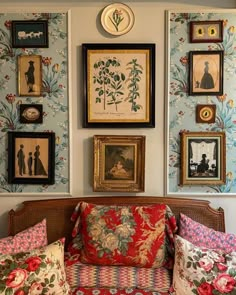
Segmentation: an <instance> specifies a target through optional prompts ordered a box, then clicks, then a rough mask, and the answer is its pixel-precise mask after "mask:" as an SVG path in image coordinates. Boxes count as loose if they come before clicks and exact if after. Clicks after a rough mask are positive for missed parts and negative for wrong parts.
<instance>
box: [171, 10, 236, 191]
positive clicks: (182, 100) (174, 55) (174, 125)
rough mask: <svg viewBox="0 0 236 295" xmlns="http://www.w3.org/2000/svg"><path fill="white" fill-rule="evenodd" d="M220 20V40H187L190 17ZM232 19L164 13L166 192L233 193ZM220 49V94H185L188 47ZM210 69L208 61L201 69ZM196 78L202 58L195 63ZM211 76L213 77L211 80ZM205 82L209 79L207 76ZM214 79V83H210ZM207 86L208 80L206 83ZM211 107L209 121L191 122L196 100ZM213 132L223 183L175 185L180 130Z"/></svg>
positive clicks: (235, 70)
mask: <svg viewBox="0 0 236 295" xmlns="http://www.w3.org/2000/svg"><path fill="white" fill-rule="evenodd" d="M205 20H223V41H222V42H216V43H189V31H188V30H187V27H188V25H189V22H191V21H205ZM235 28H236V17H235V14H234V13H198V12H195V13H194V12H193V13H175V12H170V13H169V40H170V41H169V42H170V44H169V48H170V50H169V73H168V75H169V88H168V107H169V117H168V123H169V124H168V125H169V130H168V141H169V142H168V162H169V165H168V188H167V190H168V192H169V193H182V192H186V193H188V192H191V193H202V194H205V193H217V194H225V193H235V192H236V174H235V163H236V161H235V153H236V140H235V136H233V134H235V132H236V107H235V103H236V97H235V89H234V88H235V87H234V85H235V78H236V77H235V75H236V63H235V58H236V52H235V46H236V31H235ZM202 50H204V51H205V50H207V51H213V50H214V51H215V50H217V51H220V50H223V51H224V62H223V63H224V73H223V75H224V81H223V84H224V87H223V88H224V89H223V94H222V95H213V96H207V95H201V96H198V95H194V96H191V95H189V84H188V78H189V75H188V71H189V56H188V53H189V52H190V51H196V52H198V51H202ZM206 66H208V67H209V72H211V73H212V70H213V67H214V62H213V61H209V64H208V65H206V64H205V67H206ZM199 69H201V70H199V77H198V79H196V81H199V82H200V79H201V77H202V75H203V72H204V62H203V61H202V64H201V67H200V66H199ZM216 78H217V77H213V80H214V81H217V79H216ZM208 80H209V79H208ZM214 83H215V82H214ZM207 84H208V83H207ZM206 103H207V104H214V105H216V118H215V122H214V123H211V124H201V123H196V106H197V104H206ZM184 130H185V131H216V132H222V131H223V132H225V133H226V155H227V157H226V183H225V184H224V185H203V186H195V185H191V187H190V186H187V185H186V186H180V185H179V179H180V136H179V133H180V132H181V131H184Z"/></svg>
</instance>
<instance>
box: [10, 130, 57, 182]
mask: <svg viewBox="0 0 236 295" xmlns="http://www.w3.org/2000/svg"><path fill="white" fill-rule="evenodd" d="M54 178H55V133H53V132H8V182H9V183H13V184H54Z"/></svg>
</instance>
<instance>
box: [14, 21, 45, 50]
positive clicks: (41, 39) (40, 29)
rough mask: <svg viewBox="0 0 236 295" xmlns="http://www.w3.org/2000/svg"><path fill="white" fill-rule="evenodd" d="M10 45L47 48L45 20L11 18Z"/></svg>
mask: <svg viewBox="0 0 236 295" xmlns="http://www.w3.org/2000/svg"><path fill="white" fill-rule="evenodd" d="M11 35H12V47H15V48H40V47H41V48H47V47H48V21H47V20H13V21H12V25H11Z"/></svg>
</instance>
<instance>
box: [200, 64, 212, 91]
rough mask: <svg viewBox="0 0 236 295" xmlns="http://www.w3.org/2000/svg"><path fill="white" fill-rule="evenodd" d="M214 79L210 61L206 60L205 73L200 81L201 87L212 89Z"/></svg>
mask: <svg viewBox="0 0 236 295" xmlns="http://www.w3.org/2000/svg"><path fill="white" fill-rule="evenodd" d="M214 87H215V85H214V80H213V77H212V75H211V74H210V73H209V62H208V61H206V62H205V68H204V74H203V76H202V80H201V83H200V88H203V89H212V88H214Z"/></svg>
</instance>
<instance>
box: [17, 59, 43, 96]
mask: <svg viewBox="0 0 236 295" xmlns="http://www.w3.org/2000/svg"><path fill="white" fill-rule="evenodd" d="M41 88H42V56H41V55H20V56H18V94H19V96H40V95H41Z"/></svg>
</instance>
